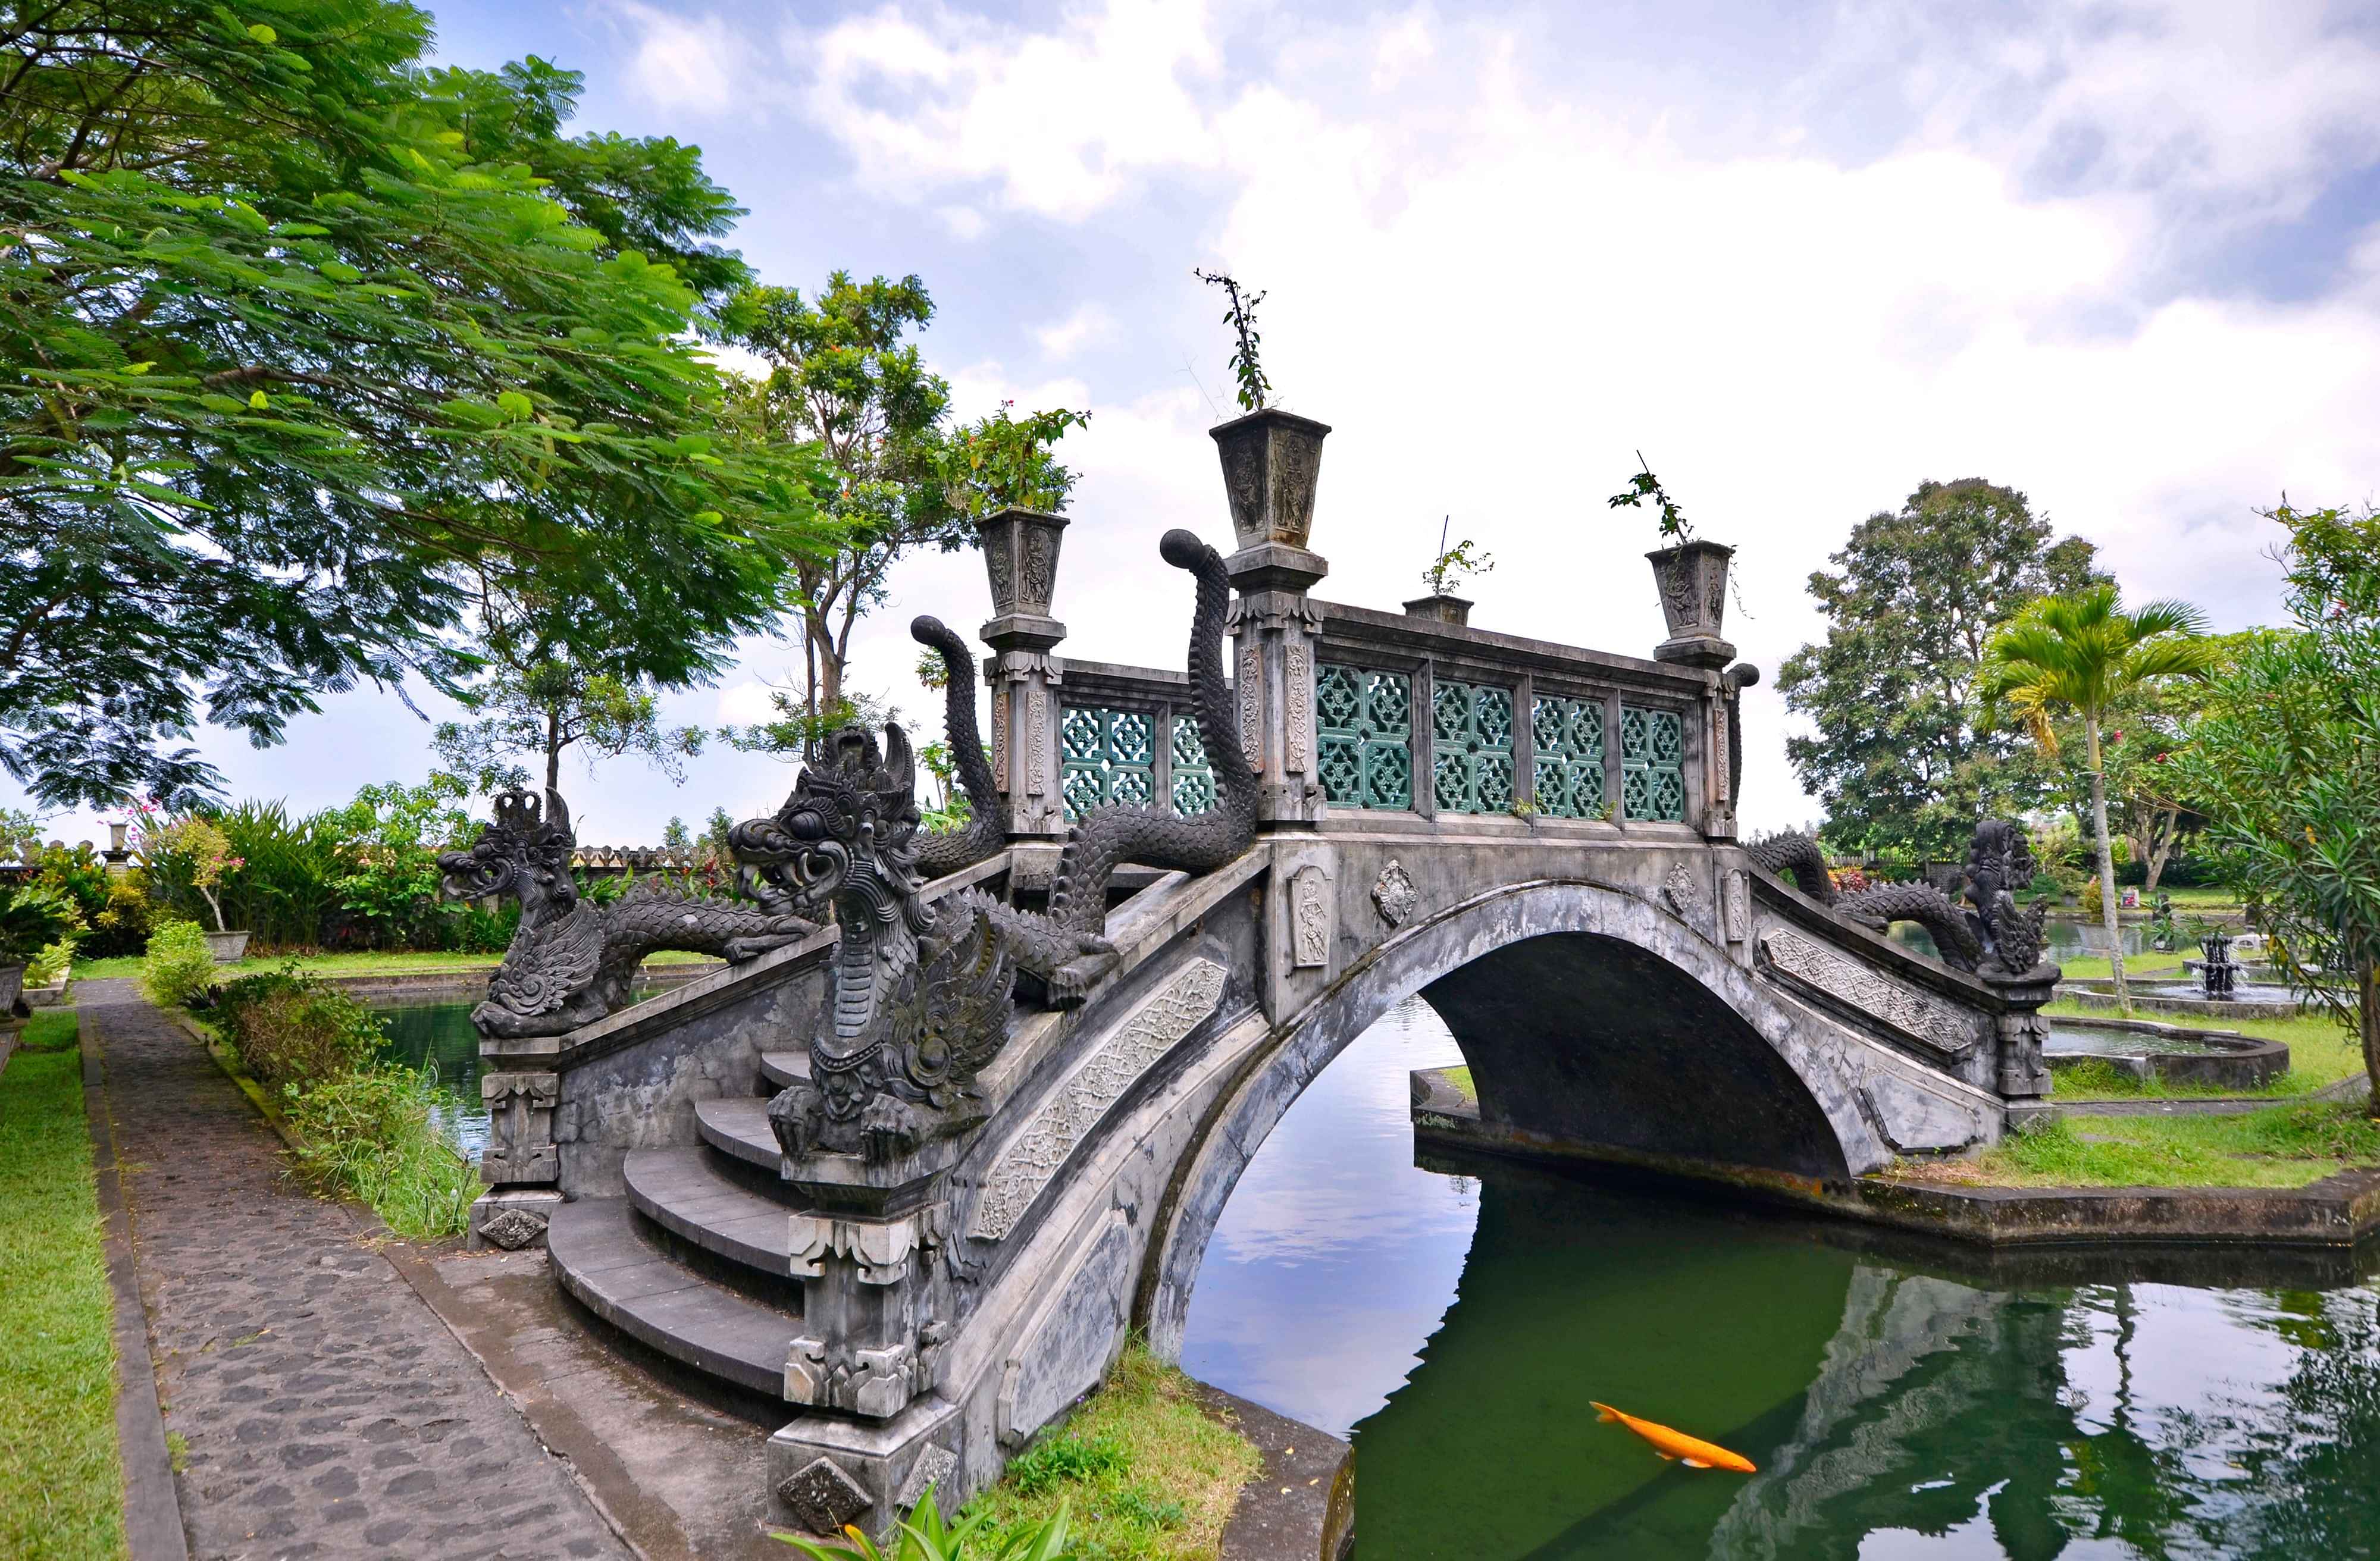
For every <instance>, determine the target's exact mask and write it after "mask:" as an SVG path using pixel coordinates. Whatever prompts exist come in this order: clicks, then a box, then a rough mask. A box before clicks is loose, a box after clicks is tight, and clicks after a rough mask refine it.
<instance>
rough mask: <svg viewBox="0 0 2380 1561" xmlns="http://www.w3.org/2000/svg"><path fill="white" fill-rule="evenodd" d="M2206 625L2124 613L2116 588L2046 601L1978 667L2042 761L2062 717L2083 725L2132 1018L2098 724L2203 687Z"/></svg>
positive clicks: (2150, 612) (2112, 922)
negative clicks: (2143, 694) (2128, 701)
mask: <svg viewBox="0 0 2380 1561" xmlns="http://www.w3.org/2000/svg"><path fill="white" fill-rule="evenodd" d="M2205 633H2206V616H2205V614H2204V613H2202V612H2201V611H2198V609H2196V608H2195V607H2192V606H2191V605H2190V604H2189V603H2188V602H2181V601H2153V602H2151V603H2149V604H2148V605H2147V606H2146V607H2143V608H2142V609H2141V610H2140V611H2137V612H2127V611H2124V609H2123V605H2122V603H2121V601H2120V600H2119V599H2118V597H2117V594H2116V587H2115V586H2114V585H2113V584H2112V583H2110V584H2107V585H2098V586H2089V587H2084V588H2083V589H2082V590H2079V591H2076V592H2074V593H2073V594H2072V595H2070V596H2059V597H2044V598H2043V599H2041V600H2039V601H2036V602H2034V604H2033V605H2031V606H2030V607H2027V608H2026V609H2025V610H2024V611H2022V612H2020V613H2018V614H2017V615H2016V617H2015V618H2014V619H2012V620H2011V621H2010V622H2009V623H2007V624H2006V625H2004V626H2003V627H2002V628H2001V629H2000V630H1999V632H1998V633H1997V634H1995V635H1993V636H1992V641H1991V646H1990V647H1989V649H1988V650H1987V651H1986V652H1985V661H1984V677H1983V695H1984V698H1985V701H1986V702H1987V703H1989V704H1991V705H1993V706H1995V707H1998V708H2005V709H2007V710H2009V711H2010V712H2011V713H2013V714H2014V715H2016V716H2017V717H2018V718H2019V719H2021V720H2023V721H2024V723H2025V725H2026V726H2027V727H2029V728H2030V729H2031V730H2032V732H2033V736H2034V742H2036V743H2038V744H2040V745H2041V750H2042V752H2043V753H2044V754H2046V755H2048V756H2052V757H2055V756H2057V753H2058V733H2057V732H2056V731H2055V730H2054V729H2053V728H2052V726H2051V724H2050V722H2051V720H2052V718H2053V717H2054V716H2056V715H2057V714H2058V713H2059V712H2060V711H2070V712H2072V713H2073V714H2074V715H2076V716H2079V717H2081V718H2082V721H2083V741H2084V743H2085V744H2087V745H2088V751H2087V754H2086V766H2085V767H2086V768H2088V770H2089V771H2090V775H2091V829H2092V832H2093V834H2094V835H2095V837H2096V841H2095V843H2096V844H2097V846H2098V848H2099V914H2100V916H2101V918H2102V920H2103V921H2104V923H2105V925H2106V926H2107V959H2108V962H2109V963H2110V964H2111V965H2112V966H2113V967H2114V969H2115V973H2116V1002H2117V1004H2118V1006H2119V1007H2120V1008H2121V1009H2122V1010H2124V1012H2125V1013H2127V1014H2129V1013H2131V1011H2132V995H2131V990H2130V989H2129V988H2128V987H2126V986H2125V985H2124V947H2123V944H2122V942H2121V941H2120V940H2119V938H2118V936H2117V932H2116V865H2115V858H2114V856H2113V854H2112V853H2110V852H2109V851H2108V849H2107V772H2106V769H2105V768H2104V767H2103V766H2102V764H2101V763H2100V757H2099V723H2100V720H2102V718H2104V717H2105V716H2106V714H2107V708H2108V707H2109V706H2110V705H2112V704H2114V703H2115V702H2116V700H2118V699H2119V698H2120V697H2122V696H2124V695H2126V694H2128V693H2131V692H2132V691H2133V690H2135V689H2138V688H2141V687H2143V685H2145V684H2153V683H2155V682H2157V681H2158V680H2160V679H2164V678H2171V677H2187V678H2199V677H2204V676H2205V675H2206V673H2207V672H2209V671H2210V670H2212V669H2213V667H2214V665H2215V663H2216V657H2217V652H2216V647H2215V646H2214V645H2213V644H2211V643H2210V642H2209V641H2207V640H2206V639H2205V638H2204V635H2205Z"/></svg>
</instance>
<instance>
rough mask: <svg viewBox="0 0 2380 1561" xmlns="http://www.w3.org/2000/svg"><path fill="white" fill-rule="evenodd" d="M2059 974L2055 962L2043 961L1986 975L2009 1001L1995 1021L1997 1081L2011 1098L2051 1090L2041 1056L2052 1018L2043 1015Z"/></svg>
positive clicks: (2020, 1097) (1985, 977) (2029, 1096)
mask: <svg viewBox="0 0 2380 1561" xmlns="http://www.w3.org/2000/svg"><path fill="white" fill-rule="evenodd" d="M2058 974H2059V971H2058V967H2057V966H2056V965H2054V964H2040V965H2035V966H2034V968H2033V969H2031V970H2029V971H2027V972H2026V973H2025V974H2022V975H2019V976H1998V975H1991V974H1985V976H1984V980H1985V982H1986V983H1987V984H1989V986H1991V988H1992V990H1994V991H1996V992H1998V994H1999V995H2000V997H2001V998H2003V999H2004V1000H2005V1001H2006V1002H2007V1003H2008V1005H2009V1006H2008V1008H2007V1009H2006V1010H2004V1011H2003V1012H2001V1013H2000V1014H1999V1015H1998V1018H1997V1020H1996V1021H1995V1023H1994V1028H1995V1029H1996V1030H1997V1032H1998V1034H1997V1035H1996V1036H1995V1037H1994V1039H1995V1042H1996V1044H1997V1046H1998V1053H1999V1055H1998V1066H1997V1067H1996V1069H1995V1071H1994V1083H1995V1085H1996V1086H1997V1087H1998V1090H1999V1093H2000V1094H2001V1095H2003V1096H2005V1097H2007V1098H2009V1099H2010V1100H2030V1099H2033V1098H2034V1097H2036V1096H2039V1095H2047V1094H2048V1093H2049V1066H2048V1064H2046V1063H2045V1062H2044V1061H2042V1059H2041V1048H2042V1046H2043V1043H2045V1042H2046V1041H2047V1040H2048V1039H2049V1021H2048V1020H2046V1019H2044V1018H2043V1017H2042V1016H2041V1005H2042V1004H2044V1003H2046V1002H2047V1001H2049V999H2050V998H2051V996H2052V995H2053V994H2054V992H2055V990H2056V988H2057V986H2058Z"/></svg>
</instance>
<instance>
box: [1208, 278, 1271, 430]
mask: <svg viewBox="0 0 2380 1561" xmlns="http://www.w3.org/2000/svg"><path fill="white" fill-rule="evenodd" d="M1190 274H1191V275H1193V276H1195V277H1196V278H1197V279H1198V280H1199V281H1201V282H1203V283H1205V284H1207V285H1208V286H1209V287H1220V288H1221V289H1222V290H1223V296H1225V297H1228V298H1229V299H1231V300H1232V307H1231V308H1230V309H1225V310H1224V311H1223V323H1224V324H1226V325H1228V326H1230V327H1231V328H1232V334H1233V337H1234V338H1235V339H1236V341H1237V343H1238V345H1236V346H1234V347H1233V349H1232V378H1233V379H1234V380H1237V381H1239V385H1240V389H1239V402H1240V409H1241V410H1242V411H1244V412H1261V411H1263V410H1264V409H1265V397H1266V396H1267V395H1268V394H1269V393H1271V391H1272V381H1270V380H1268V379H1266V378H1265V372H1264V369H1263V367H1262V365H1261V364H1259V363H1258V361H1257V346H1258V345H1261V344H1262V343H1263V341H1264V338H1263V337H1262V336H1259V335H1258V334H1257V305H1258V304H1260V303H1262V302H1264V301H1265V296H1264V295H1263V294H1262V293H1251V292H1248V291H1247V290H1246V289H1245V288H1244V287H1242V286H1241V285H1240V283H1239V279H1238V278H1236V277H1234V276H1233V275H1232V273H1231V272H1223V271H1201V270H1199V269H1198V268H1197V267H1196V266H1192V267H1191V268H1190Z"/></svg>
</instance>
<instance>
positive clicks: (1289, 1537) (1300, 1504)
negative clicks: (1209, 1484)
mask: <svg viewBox="0 0 2380 1561" xmlns="http://www.w3.org/2000/svg"><path fill="white" fill-rule="evenodd" d="M1191 1391H1192V1394H1193V1396H1194V1397H1195V1398H1196V1399H1197V1401H1198V1407H1199V1408H1200V1409H1202V1410H1206V1412H1207V1416H1208V1419H1210V1420H1217V1421H1220V1422H1223V1423H1224V1424H1226V1425H1229V1426H1230V1427H1232V1429H1233V1430H1234V1431H1237V1432H1238V1433H1239V1434H1241V1435H1243V1436H1245V1437H1246V1438H1247V1439H1248V1441H1249V1442H1251V1443H1252V1444H1254V1445H1255V1446H1256V1449H1257V1453H1258V1455H1259V1456H1261V1457H1262V1458H1263V1459H1264V1462H1263V1463H1262V1464H1260V1465H1259V1466H1258V1467H1257V1471H1256V1472H1255V1473H1254V1474H1252V1475H1250V1476H1249V1477H1248V1482H1247V1483H1246V1484H1245V1485H1243V1486H1241V1487H1240V1492H1239V1496H1238V1499H1237V1501H1236V1503H1235V1504H1234V1505H1233V1508H1232V1516H1231V1520H1230V1521H1229V1522H1227V1523H1225V1524H1224V1526H1223V1540H1222V1547H1221V1549H1220V1552H1219V1553H1218V1556H1219V1561H1345V1558H1346V1557H1349V1556H1352V1555H1354V1543H1355V1449H1354V1447H1353V1446H1349V1445H1348V1444H1347V1442H1346V1441H1345V1440H1344V1439H1343V1438H1341V1437H1337V1436H1333V1435H1331V1434H1330V1433H1329V1432H1327V1431H1322V1430H1319V1429H1318V1428H1316V1427H1314V1426H1311V1425H1307V1424H1306V1423H1305V1422H1303V1421H1294V1420H1291V1419H1289V1418H1288V1417H1287V1416H1285V1415H1277V1414H1275V1413H1273V1412H1272V1411H1271V1410H1268V1409H1266V1408H1265V1407H1264V1406H1263V1405H1261V1404H1257V1403H1252V1402H1250V1401H1249V1400H1248V1399H1245V1398H1241V1397H1239V1396H1238V1395H1237V1394H1233V1393H1226V1392H1224V1391H1223V1390H1222V1389H1221V1388H1220V1387H1216V1386H1212V1385H1210V1384H1208V1383H1203V1382H1199V1383H1195V1384H1194V1386H1193V1387H1192V1390H1191Z"/></svg>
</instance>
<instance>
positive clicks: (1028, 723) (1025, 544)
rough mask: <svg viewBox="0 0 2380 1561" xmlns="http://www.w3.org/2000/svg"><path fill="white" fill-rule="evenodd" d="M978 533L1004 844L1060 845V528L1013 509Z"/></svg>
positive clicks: (1054, 519)
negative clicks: (1056, 601)
mask: <svg viewBox="0 0 2380 1561" xmlns="http://www.w3.org/2000/svg"><path fill="white" fill-rule="evenodd" d="M980 529H981V532H982V536H983V566H984V573H985V574H986V575H988V576H990V582H991V610H992V617H991V620H990V622H989V623H985V624H984V625H983V628H982V629H981V631H980V633H981V635H982V636H983V642H984V643H985V644H986V645H989V646H990V647H991V648H992V656H991V658H990V659H989V660H988V661H986V662H985V663H984V678H985V681H986V682H987V683H989V684H990V686H991V773H992V779H993V780H994V782H995V783H996V784H997V785H998V786H999V787H1000V791H1001V794H1002V796H1003V797H1005V798H1006V799H1007V805H1008V832H1009V834H1010V835H1011V836H1013V837H1019V838H1023V839H1027V840H1052V841H1055V840H1062V839H1064V838H1065V834H1066V811H1065V805H1064V799H1063V797H1062V794H1061V793H1060V792H1059V782H1060V780H1061V773H1060V768H1059V754H1058V722H1059V709H1058V685H1059V684H1061V683H1062V681H1064V673H1063V672H1062V671H1061V669H1060V668H1059V666H1058V663H1057V660H1056V659H1055V658H1053V657H1052V656H1051V655H1050V649H1051V647H1054V646H1056V645H1057V643H1058V642H1059V641H1060V640H1062V639H1064V638H1065V637H1066V625H1065V624H1063V623H1060V622H1059V621H1058V620H1057V619H1055V618H1053V617H1051V616H1050V602H1051V599H1052V598H1053V597H1054V596H1055V595H1056V592H1057V582H1058V549H1059V544H1060V542H1061V540H1062V538H1063V536H1064V533H1065V529H1066V521H1065V518H1064V517H1063V516H1062V515H1054V514H1043V513H1041V512H1040V511H1038V510H1026V509H1013V508H1012V509H1005V510H1002V511H999V512H998V513H997V514H990V515H987V516H985V517H984V519H983V521H982V523H981V526H980Z"/></svg>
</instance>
